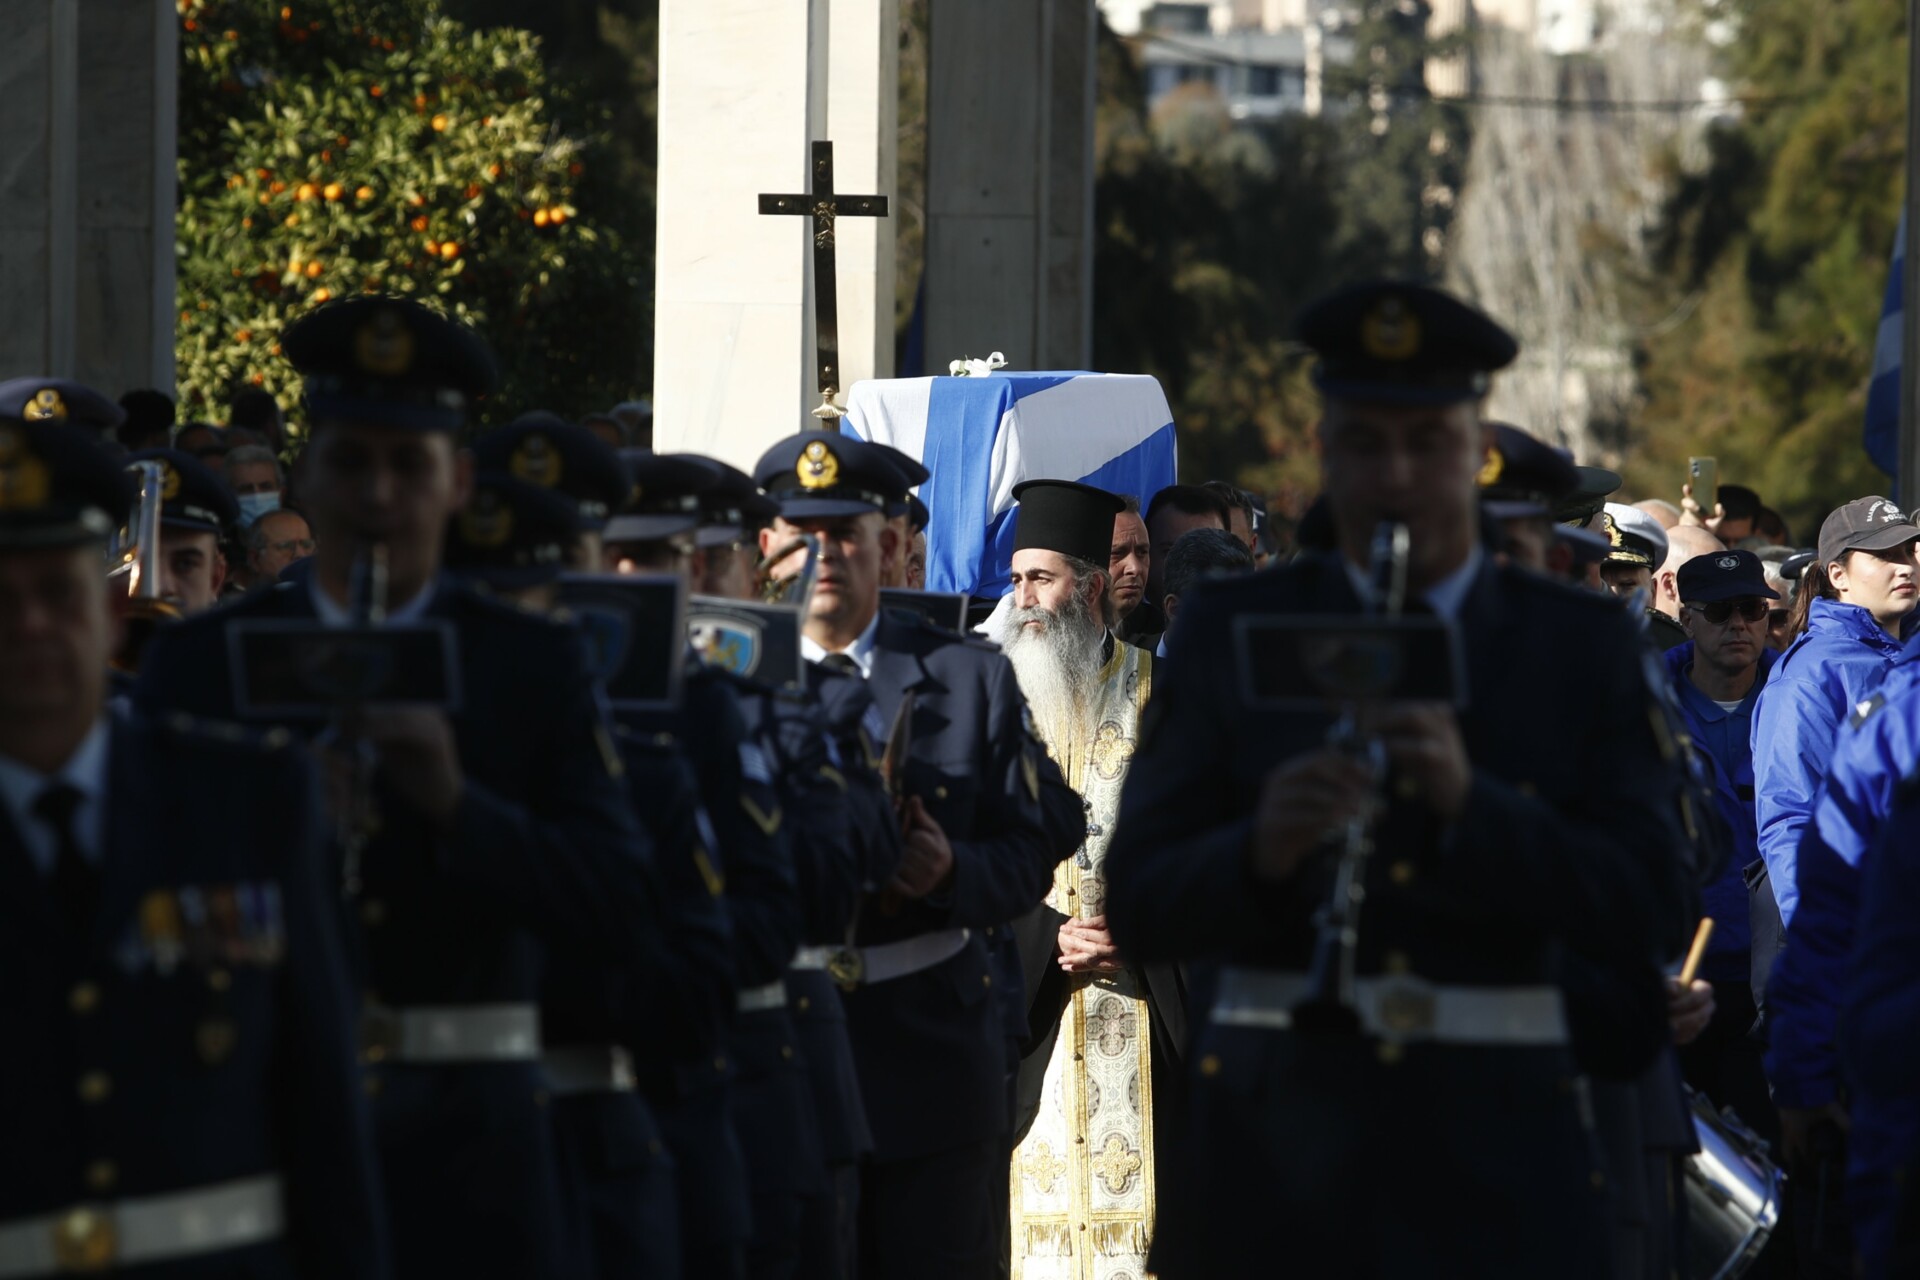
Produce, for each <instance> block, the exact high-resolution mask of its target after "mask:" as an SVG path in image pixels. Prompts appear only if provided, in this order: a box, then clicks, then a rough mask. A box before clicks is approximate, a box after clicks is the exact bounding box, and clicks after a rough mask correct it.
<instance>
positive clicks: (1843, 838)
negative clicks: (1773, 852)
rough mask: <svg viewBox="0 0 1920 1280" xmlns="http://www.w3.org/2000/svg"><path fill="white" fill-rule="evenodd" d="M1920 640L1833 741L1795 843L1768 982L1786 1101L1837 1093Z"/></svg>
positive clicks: (1908, 739) (1905, 755) (1774, 1069)
mask: <svg viewBox="0 0 1920 1280" xmlns="http://www.w3.org/2000/svg"><path fill="white" fill-rule="evenodd" d="M1916 686H1920V644H1917V645H1909V646H1908V647H1907V648H1906V649H1904V650H1902V651H1901V653H1900V656H1899V657H1898V658H1896V659H1895V660H1894V664H1893V666H1891V667H1889V668H1888V669H1887V673H1886V679H1885V680H1884V681H1883V682H1882V684H1881V685H1880V687H1879V689H1878V690H1877V691H1875V693H1874V694H1873V696H1872V697H1871V698H1870V699H1867V700H1866V701H1865V704H1864V707H1863V708H1862V709H1860V710H1858V711H1857V712H1856V713H1855V717H1854V718H1855V719H1856V720H1857V721H1858V723H1856V724H1854V725H1852V726H1850V727H1848V728H1844V729H1842V731H1841V733H1840V737H1839V740H1838V741H1837V742H1836V743H1835V744H1834V746H1833V751H1832V753H1831V760H1830V763H1829V766H1828V772H1827V781H1826V785H1825V786H1824V787H1822V788H1821V790H1820V794H1819V798H1818V800H1817V801H1816V803H1815V805H1814V812H1813V820H1812V822H1811V823H1810V824H1808V827H1807V831H1806V834H1805V836H1804V837H1803V838H1802V840H1801V842H1800V850H1799V856H1798V860H1797V861H1798V868H1797V870H1798V883H1797V886H1796V887H1797V888H1798V890H1799V895H1798V896H1799V909H1798V910H1797V911H1795V913H1794V917H1793V923H1792V924H1791V925H1790V926H1789V927H1788V929H1787V946H1786V949H1785V950H1784V951H1783V952H1781V955H1780V959H1779V961H1778V962H1777V963H1776V964H1775V965H1774V970H1773V976H1772V977H1771V978H1770V979H1769V980H1768V983H1767V1008H1768V1011H1769V1027H1770V1035H1769V1039H1770V1043H1771V1048H1770V1049H1769V1051H1768V1054H1767V1076H1768V1078H1769V1079H1770V1080H1771V1081H1772V1082H1773V1086H1774V1090H1775V1094H1776V1097H1777V1098H1778V1100H1779V1102H1780V1105H1781V1106H1785V1107H1817V1106H1823V1105H1825V1104H1826V1103H1828V1102H1831V1101H1833V1099H1834V1098H1835V1097H1836V1096H1837V1095H1838V1090H1839V1084H1840V1069H1839V1060H1838V1055H1837V1052H1836V1049H1835V1042H1834V1035H1835V1030H1836V1029H1835V1025H1834V1024H1835V1021H1836V1020H1837V1018H1838V1015H1839V1006H1840V998H1841V993H1842V991H1843V988H1844V986H1845V979H1846V965H1847V953H1848V951H1849V950H1850V949H1851V948H1852V946H1853V938H1854V924H1855V918H1856V916H1857V915H1858V912H1859V906H1860V879H1861V876H1862V875H1863V874H1864V869H1865V865H1864V864H1865V861H1866V858H1867V852H1868V850H1869V849H1870V848H1871V847H1872V846H1873V842H1874V838H1875V836H1876V835H1877V834H1878V833H1879V830H1880V828H1881V826H1882V825H1883V824H1884V823H1885V821H1886V818H1887V815H1888V814H1889V813H1890V812H1891V811H1892V809H1893V801H1894V793H1895V791H1896V790H1897V789H1898V787H1899V785H1900V779H1901V777H1902V776H1903V775H1904V774H1905V773H1906V772H1907V771H1908V770H1909V769H1910V768H1911V767H1912V763H1913V761H1914V759H1915V756H1914V751H1915V749H1916V748H1917V747H1920V698H1917V697H1916V695H1915V692H1914V690H1915V688H1916Z"/></svg>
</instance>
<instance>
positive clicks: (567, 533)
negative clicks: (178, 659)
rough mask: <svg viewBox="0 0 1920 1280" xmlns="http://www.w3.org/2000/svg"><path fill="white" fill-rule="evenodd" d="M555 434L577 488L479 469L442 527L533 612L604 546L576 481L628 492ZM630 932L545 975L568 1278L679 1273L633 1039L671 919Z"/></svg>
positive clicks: (483, 576) (662, 1164)
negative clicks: (642, 943)
mask: <svg viewBox="0 0 1920 1280" xmlns="http://www.w3.org/2000/svg"><path fill="white" fill-rule="evenodd" d="M551 431H552V433H553V435H552V436H550V435H548V434H546V433H545V432H544V431H543V432H542V433H541V434H540V435H539V436H538V438H539V439H540V440H541V441H542V444H541V445H540V446H539V447H541V448H553V449H555V450H556V451H561V452H567V453H568V455H569V461H570V465H569V466H568V468H567V474H568V475H570V476H572V477H574V480H573V481H572V483H571V485H568V484H564V483H561V482H559V478H558V477H557V476H556V477H554V478H555V481H556V483H555V484H554V487H552V488H543V487H542V486H541V485H540V484H538V483H535V482H533V481H529V480H524V479H521V478H520V476H519V474H512V473H509V472H507V471H497V472H488V471H482V472H481V473H480V474H479V475H478V476H476V477H475V480H474V491H473V497H472V499H471V500H470V501H469V502H468V503H467V508H466V510H465V511H463V512H461V513H460V515H459V516H457V517H455V519H454V520H453V521H452V522H451V523H450V525H449V527H448V530H447V554H446V566H447V570H448V572H449V573H451V574H454V575H456V576H459V577H462V578H464V579H466V580H467V581H469V582H473V583H477V584H479V585H480V586H481V587H482V588H483V589H485V590H487V591H489V592H490V593H492V594H494V595H496V596H498V597H501V598H503V599H508V600H512V601H513V602H515V603H517V604H519V605H520V606H521V607H523V608H527V609H531V610H534V611H536V612H539V613H551V612H552V611H553V609H554V607H555V604H556V601H557V594H558V588H559V580H560V576H561V574H562V572H563V570H564V569H565V568H566V566H567V565H568V564H569V563H571V562H573V561H575V560H577V559H579V558H580V557H582V556H584V555H586V554H588V553H589V550H590V551H591V553H592V554H593V555H595V556H597V555H598V525H599V524H603V523H604V516H603V515H596V514H595V512H594V511H593V509H592V508H591V507H590V506H588V505H587V503H586V502H585V501H583V500H582V499H581V498H580V497H579V495H578V490H580V489H586V490H589V491H594V492H602V493H604V492H612V493H615V494H624V493H625V492H626V489H627V484H628V482H627V480H626V468H625V466H624V465H623V464H622V463H621V462H620V459H619V457H618V455H616V454H615V453H614V452H613V451H612V450H611V449H604V448H601V447H600V443H599V441H598V440H595V439H592V437H590V436H589V437H588V443H590V444H592V445H593V446H594V447H595V450H596V451H597V453H596V455H595V456H594V458H593V459H592V460H591V461H589V460H587V459H586V458H583V457H582V456H580V455H578V454H575V453H573V452H572V451H570V450H568V449H567V444H568V442H566V441H565V439H564V437H565V436H566V435H568V434H571V433H572V432H576V431H578V432H581V434H582V435H585V434H586V433H585V432H584V430H583V429H582V428H579V427H574V426H571V425H570V424H567V423H560V422H556V423H555V424H554V425H553V426H552V428H551ZM553 436H559V437H560V439H559V440H555V439H554V438H553ZM601 455H604V456H601ZM502 460H503V461H504V460H505V458H504V457H503V458H502ZM594 462H597V463H599V464H601V465H602V466H607V467H610V468H611V471H612V474H611V475H607V474H605V473H603V472H599V471H598V470H597V469H596V467H595V466H594V465H592V464H593V463H594ZM517 470H518V471H519V472H520V473H521V474H525V473H527V472H528V470H529V469H528V468H519V469H517ZM535 474H542V475H550V474H552V473H551V472H550V471H548V472H536V473H535ZM583 508H585V509H583ZM623 770H624V766H623ZM656 782H657V778H656ZM676 799H677V796H676V793H673V792H668V793H666V794H662V795H659V796H658V797H657V798H655V799H654V800H653V802H652V803H650V804H649V805H647V806H646V807H645V808H636V817H637V818H639V819H640V821H641V823H642V826H643V827H644V828H645V829H646V830H647V831H648V834H649V835H652V834H653V833H654V831H655V826H654V824H653V822H652V821H651V818H652V816H653V813H654V811H656V810H662V809H671V808H675V807H680V806H678V805H677V804H676ZM678 852H682V853H684V850H679V851H678ZM657 866H658V863H657V862H656V868H657ZM662 879H663V882H664V879H665V877H662ZM663 897H664V890H663ZM632 927H633V929H634V930H635V931H636V932H637V933H640V934H642V935H647V936H651V937H652V938H654V939H655V940H656V943H657V945H656V947H654V948H651V949H650V950H649V952H648V954H647V957H646V960H645V962H644V963H643V964H640V965H636V966H633V967H632V969H631V970H630V971H626V972H622V971H620V970H617V969H615V968H612V967H610V966H607V965H605V964H601V963H596V961H595V958H594V957H593V956H592V955H591V954H590V953H589V954H582V953H580V952H578V951H576V950H575V949H574V948H571V947H569V946H567V945H566V944H565V943H554V944H552V945H551V946H550V947H549V955H548V963H547V968H546V972H545V974H544V975H543V978H542V982H541V999H540V1031H541V1036H542V1038H543V1040H544V1041H545V1047H544V1051H543V1052H542V1054H541V1065H542V1067H543V1068H544V1069H545V1074H546V1081H547V1083H546V1088H547V1093H548V1096H549V1097H550V1098H551V1100H552V1105H551V1106H550V1107H549V1109H548V1114H549V1115H550V1116H551V1117H552V1120H553V1128H554V1141H555V1147H556V1151H557V1154H558V1161H559V1166H560V1170H561V1193H562V1197H563V1202H564V1205H565V1208H566V1212H567V1216H568V1222H569V1236H570V1238H571V1242H572V1254H571V1257H570V1261H569V1265H568V1269H567V1274H568V1275H572V1276H580V1277H590V1276H599V1277H609V1278H611V1277H628V1276H647V1277H652V1276H669V1277H671V1276H677V1275H679V1274H680V1229H679V1207H678V1206H679V1202H678V1196H677V1194H676V1191H675V1186H674V1170H673V1161H672V1159H671V1157H669V1156H668V1155H667V1152H666V1142H665V1139H664V1137H663V1135H662V1133H661V1131H660V1127H659V1125H658V1123H657V1122H656V1120H655V1117H654V1114H653V1111H652V1108H651V1107H650V1106H649V1105H648V1103H647V1100H646V1098H645V1096H644V1095H643V1094H641V1093H640V1092H639V1091H638V1089H637V1088H636V1081H635V1074H634V1065H633V1050H632V1048H631V1043H632V1041H633V1040H634V1039H636V1034H635V1033H636V1032H637V1031H638V1030H639V1027H638V1023H639V1021H640V1019H639V1018H637V1017H636V1016H635V1013H636V1009H635V1006H636V1005H637V1004H638V1003H639V1002H640V1001H641V999H642V997H640V996H639V995H638V994H637V993H638V992H641V991H648V990H653V989H657V988H658V987H659V986H661V985H662V984H666V983H671V982H672V981H674V979H676V978H678V977H680V976H681V975H680V973H679V972H678V968H677V965H676V963H675V962H673V961H671V960H670V959H669V958H668V956H667V954H666V951H667V947H668V945H669V939H668V937H667V934H666V930H667V925H666V923H665V921H663V920H661V919H659V918H658V916H657V914H656V913H652V912H650V913H648V914H647V915H644V916H640V917H637V918H636V919H635V920H634V921H633V922H632Z"/></svg>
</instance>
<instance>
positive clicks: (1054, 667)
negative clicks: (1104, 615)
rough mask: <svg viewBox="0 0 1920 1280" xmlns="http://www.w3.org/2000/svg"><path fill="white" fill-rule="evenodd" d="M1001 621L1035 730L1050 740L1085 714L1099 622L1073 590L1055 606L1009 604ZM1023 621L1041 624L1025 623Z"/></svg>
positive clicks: (1097, 652)
mask: <svg viewBox="0 0 1920 1280" xmlns="http://www.w3.org/2000/svg"><path fill="white" fill-rule="evenodd" d="M1006 621H1007V628H1008V630H1007V632H1006V635H1005V639H1004V640H1003V641H1002V647H1003V648H1004V649H1005V650H1006V654H1007V660H1008V661H1009V662H1011V663H1013V673H1014V675H1015V676H1017V677H1018V678H1019V680H1020V691H1021V692H1022V693H1024V694H1026V696H1027V705H1028V706H1029V707H1031V708H1032V710H1033V716H1034V720H1035V721H1036V723H1037V724H1038V726H1039V728H1040V733H1041V736H1042V737H1043V738H1045V739H1046V740H1047V742H1048V743H1049V744H1052V743H1053V742H1054V741H1055V740H1056V737H1055V735H1057V734H1059V733H1061V732H1062V731H1069V732H1070V731H1071V730H1072V729H1073V728H1074V727H1075V726H1077V725H1079V723H1080V721H1081V720H1082V719H1083V718H1084V717H1085V714H1086V708H1087V702H1088V695H1089V694H1090V693H1091V692H1092V690H1093V677H1094V675H1095V673H1096V672H1097V671H1098V670H1099V667H1100V640H1101V636H1102V634H1103V633H1104V631H1105V628H1104V627H1102V626H1101V624H1100V620H1099V619H1098V618H1096V617H1094V616H1093V610H1092V609H1091V608H1090V607H1089V606H1088V604H1087V601H1086V598H1085V597H1083V596H1081V595H1080V594H1078V593H1077V592H1076V593H1075V594H1074V595H1073V596H1072V597H1071V598H1070V599H1069V600H1068V602H1067V603H1066V604H1065V605H1064V606H1062V607H1061V608H1060V609H1058V610H1052V609H1043V608H1039V607H1037V606H1036V607H1035V608H1032V609H1014V610H1011V611H1010V612H1009V613H1008V614H1007V619H1006ZM1028 622H1039V623H1042V624H1043V625H1042V626H1040V627H1037V628H1036V627H1029V626H1027V625H1026V624H1027V623H1028Z"/></svg>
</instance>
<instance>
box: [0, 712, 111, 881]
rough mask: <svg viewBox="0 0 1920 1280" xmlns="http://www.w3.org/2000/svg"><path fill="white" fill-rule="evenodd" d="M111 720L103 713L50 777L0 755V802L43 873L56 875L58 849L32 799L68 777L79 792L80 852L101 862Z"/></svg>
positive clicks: (77, 833)
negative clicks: (34, 810) (71, 753)
mask: <svg viewBox="0 0 1920 1280" xmlns="http://www.w3.org/2000/svg"><path fill="white" fill-rule="evenodd" d="M109 738H110V734H109V732H108V719H107V717H106V716H104V715H103V716H101V717H100V718H99V719H98V720H95V721H94V722H93V728H92V729H90V730H88V731H87V736H86V737H85V738H83V739H81V741H80V745H79V747H77V748H75V750H74V753H73V755H71V756H70V757H68V759H67V762H66V764H64V765H62V766H61V767H60V770H59V772H57V773H55V774H53V775H52V776H51V777H49V776H48V775H46V774H44V773H41V772H40V771H39V770H37V769H31V768H28V767H27V766H26V765H24V764H21V763H20V762H19V761H18V760H11V759H8V758H7V757H6V756H0V804H4V805H5V806H6V810H7V816H8V817H9V818H11V819H12V820H13V829H14V830H15V831H17V832H19V833H20V840H21V843H23V844H24V845H26V847H27V856H28V857H30V858H32V859H33V865H34V866H35V867H37V868H38V869H39V871H40V874H41V875H43V876H45V875H52V874H53V860H54V856H55V855H56V854H57V853H58V852H59V845H58V841H57V840H56V838H55V836H54V833H53V828H52V827H50V826H48V825H47V824H46V823H45V822H42V821H41V820H40V819H39V818H37V817H35V816H34V813H33V805H34V801H36V800H38V799H39V798H40V793H41V792H42V791H45V790H46V789H47V788H48V787H49V786H51V785H53V784H54V783H57V782H64V783H66V784H67V785H69V786H71V787H73V788H74V789H75V790H76V791H78V792H79V793H80V804H79V805H78V807H76V808H75V809H74V811H73V838H74V840H75V841H77V842H78V843H79V845H80V853H81V856H83V857H84V858H86V860H87V861H88V862H89V863H90V864H92V865H93V866H96V867H97V866H99V865H100V848H101V843H102V835H103V830H104V823H105V821H106V800H105V797H106V790H107V744H108V741H109Z"/></svg>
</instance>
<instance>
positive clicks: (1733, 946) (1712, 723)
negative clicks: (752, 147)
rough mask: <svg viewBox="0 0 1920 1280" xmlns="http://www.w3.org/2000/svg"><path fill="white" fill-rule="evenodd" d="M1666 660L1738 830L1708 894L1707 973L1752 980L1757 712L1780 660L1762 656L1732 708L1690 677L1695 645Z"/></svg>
mask: <svg viewBox="0 0 1920 1280" xmlns="http://www.w3.org/2000/svg"><path fill="white" fill-rule="evenodd" d="M1661 657H1662V660H1663V661H1665V663H1666V664H1667V674H1668V675H1669V676H1670V677H1672V680H1673V691H1674V698H1675V700H1676V701H1677V702H1678V703H1679V705H1680V714H1681V715H1682V716H1683V717H1685V719H1686V723H1687V733H1688V735H1689V736H1690V737H1692V739H1693V742H1694V745H1695V746H1696V747H1698V748H1699V749H1700V750H1701V751H1702V752H1704V753H1705V754H1706V755H1707V756H1708V757H1709V758H1710V759H1712V761H1713V765H1714V769H1713V781H1714V798H1715V799H1716V800H1717V801H1718V802H1719V805H1720V816H1721V817H1722V818H1724V819H1726V823H1727V827H1728V829H1729V830H1730V831H1732V833H1733V856H1732V857H1730V858H1728V859H1727V866H1726V869H1725V870H1724V871H1722V872H1721V873H1720V876H1719V878H1718V879H1716V880H1715V881H1714V882H1713V883H1712V884H1709V885H1707V886H1706V888H1705V890H1704V891H1703V892H1702V895H1701V898H1702V903H1701V905H1702V909H1703V910H1704V911H1705V913H1706V914H1707V915H1708V916H1709V917H1711V918H1712V920H1713V924H1714V928H1713V940H1712V941H1711V942H1710V943H1708V945H1707V957H1706V960H1705V962H1704V964H1703V966H1702V970H1701V971H1702V973H1703V974H1704V975H1705V976H1706V978H1707V979H1708V980H1709V981H1716V982H1745V981H1747V976H1748V973H1749V965H1750V961H1749V959H1748V954H1747V953H1748V948H1749V946H1750V945H1751V943H1752V940H1753V929H1752V927H1751V926H1750V925H1749V923H1748V919H1747V885H1746V881H1745V879H1744V878H1743V877H1742V875H1741V869H1742V868H1743V867H1745V866H1747V864H1749V863H1751V862H1752V861H1753V860H1754V859H1755V858H1757V857H1759V856H1760V845H1759V832H1758V827H1757V824H1756V823H1755V821H1754V816H1753V730H1752V725H1753V712H1754V707H1755V706H1756V705H1757V704H1758V703H1759V701H1760V691H1761V690H1762V689H1764V688H1766V685H1767V675H1768V673H1769V672H1771V671H1772V670H1773V664H1774V663H1775V661H1777V659H1778V657H1779V655H1777V654H1776V653H1774V652H1773V650H1771V649H1762V650H1761V651H1760V674H1759V677H1758V678H1757V679H1756V680H1755V681H1754V682H1753V687H1752V688H1751V689H1749V690H1747V696H1746V697H1745V698H1743V699H1741V701H1740V705H1739V706H1738V707H1735V708H1734V709H1733V710H1732V711H1723V710H1721V708H1720V704H1719V703H1717V702H1715V701H1714V700H1713V699H1711V698H1709V697H1708V696H1707V695H1706V694H1704V693H1702V692H1700V690H1699V689H1698V688H1696V687H1695V686H1694V683H1693V681H1692V680H1690V679H1688V678H1687V672H1688V671H1690V670H1691V669H1692V668H1693V643H1692V641H1688V642H1687V643H1686V644H1683V645H1676V646H1675V647H1674V648H1671V649H1669V650H1667V651H1666V653H1664V654H1663V655H1661Z"/></svg>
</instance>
